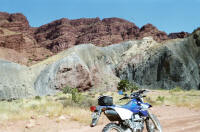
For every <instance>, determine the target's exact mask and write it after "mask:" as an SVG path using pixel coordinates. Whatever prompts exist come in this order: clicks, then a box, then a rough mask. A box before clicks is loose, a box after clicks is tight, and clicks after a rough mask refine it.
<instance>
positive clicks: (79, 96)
mask: <svg viewBox="0 0 200 132" xmlns="http://www.w3.org/2000/svg"><path fill="white" fill-rule="evenodd" d="M71 94H72V101H74V102H75V103H79V102H80V101H81V99H82V98H83V96H82V94H81V93H80V92H79V91H78V89H77V88H73V89H72V91H71Z"/></svg>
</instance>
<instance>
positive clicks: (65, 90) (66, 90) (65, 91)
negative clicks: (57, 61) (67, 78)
mask: <svg viewBox="0 0 200 132" xmlns="http://www.w3.org/2000/svg"><path fill="white" fill-rule="evenodd" d="M71 92H72V88H71V87H69V86H66V87H64V88H63V93H64V94H68V93H71Z"/></svg>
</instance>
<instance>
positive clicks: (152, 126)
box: [145, 114, 162, 132]
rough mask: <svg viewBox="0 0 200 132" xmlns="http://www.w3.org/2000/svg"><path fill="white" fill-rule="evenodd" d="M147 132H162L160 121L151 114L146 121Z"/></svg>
mask: <svg viewBox="0 0 200 132" xmlns="http://www.w3.org/2000/svg"><path fill="white" fill-rule="evenodd" d="M145 122H146V128H147V132H162V127H161V125H160V121H159V120H158V118H157V117H156V116H155V115H154V114H150V115H149V118H148V119H146V121H145Z"/></svg>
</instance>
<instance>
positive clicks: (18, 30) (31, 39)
mask: <svg viewBox="0 0 200 132" xmlns="http://www.w3.org/2000/svg"><path fill="white" fill-rule="evenodd" d="M148 36H152V37H153V39H154V40H156V41H157V42H163V41H165V40H168V39H175V38H185V37H187V36H188V34H187V33H183V32H181V33H174V34H173V33H172V34H170V35H169V36H168V35H167V34H166V33H165V32H162V31H159V30H158V29H157V28H156V27H155V26H153V25H152V24H146V25H144V26H143V27H142V28H139V27H137V26H136V25H135V24H134V23H132V22H129V21H127V20H124V19H120V18H105V19H103V20H100V19H99V18H81V19H75V20H69V19H66V18H62V19H59V20H56V21H53V22H51V23H48V24H45V25H42V26H40V27H36V28H33V27H30V25H29V22H28V20H27V19H26V17H25V16H24V15H23V14H21V13H15V14H9V13H5V12H0V50H1V51H2V52H3V53H4V55H1V54H0V58H1V59H4V60H10V61H13V62H16V63H20V64H25V65H28V66H29V65H32V64H35V63H37V62H40V61H42V60H44V59H46V58H48V57H50V56H52V55H55V54H57V53H59V52H61V51H63V50H66V49H68V48H71V47H73V46H75V45H79V44H83V43H92V44H94V45H96V46H108V45H111V44H114V43H120V42H123V41H127V40H137V39H142V38H143V37H148ZM7 51H9V53H12V52H13V55H10V56H11V57H10V58H9V57H5V54H7ZM16 54H17V56H18V57H16ZM22 58H23V59H22Z"/></svg>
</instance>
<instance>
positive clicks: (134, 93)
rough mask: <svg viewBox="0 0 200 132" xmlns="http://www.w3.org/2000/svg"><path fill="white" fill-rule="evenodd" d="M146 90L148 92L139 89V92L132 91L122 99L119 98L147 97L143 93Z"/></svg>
mask: <svg viewBox="0 0 200 132" xmlns="http://www.w3.org/2000/svg"><path fill="white" fill-rule="evenodd" d="M145 92H148V90H145V89H143V90H138V91H137V92H133V93H131V94H130V95H129V96H128V95H127V94H125V95H124V97H122V98H121V99H119V100H123V99H132V98H138V97H140V98H141V97H146V96H145V95H142V94H144V93H145Z"/></svg>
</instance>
